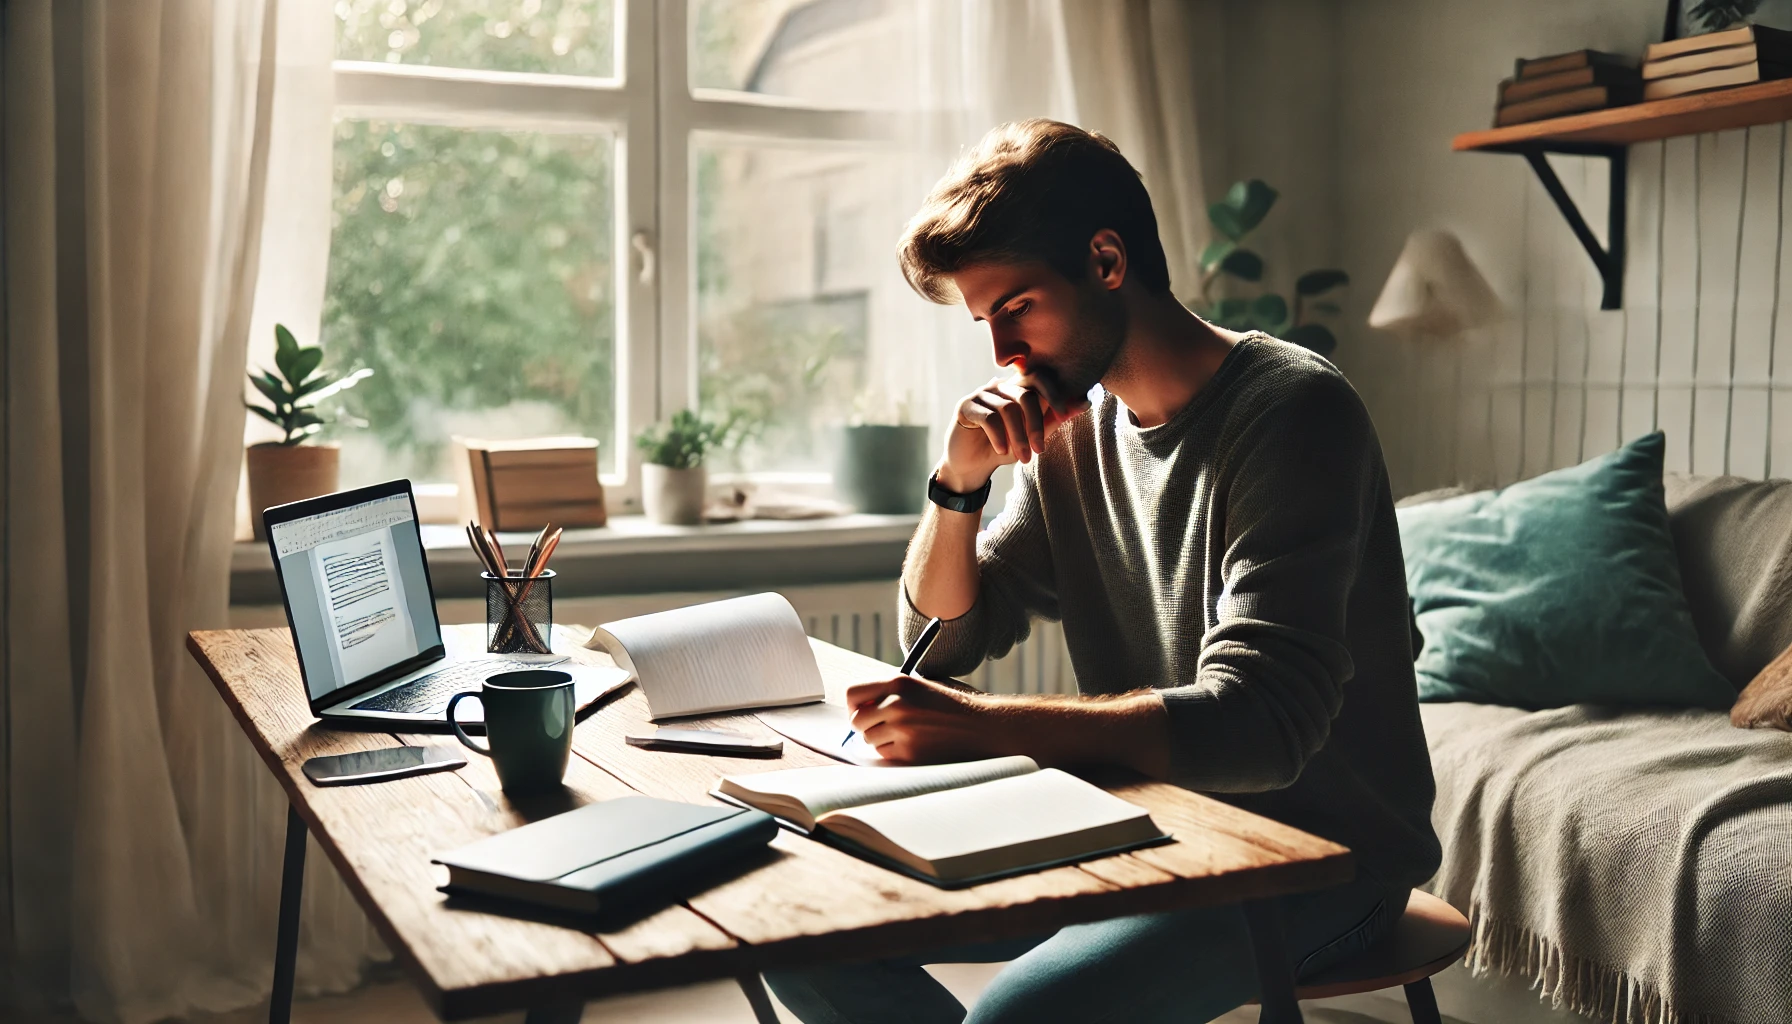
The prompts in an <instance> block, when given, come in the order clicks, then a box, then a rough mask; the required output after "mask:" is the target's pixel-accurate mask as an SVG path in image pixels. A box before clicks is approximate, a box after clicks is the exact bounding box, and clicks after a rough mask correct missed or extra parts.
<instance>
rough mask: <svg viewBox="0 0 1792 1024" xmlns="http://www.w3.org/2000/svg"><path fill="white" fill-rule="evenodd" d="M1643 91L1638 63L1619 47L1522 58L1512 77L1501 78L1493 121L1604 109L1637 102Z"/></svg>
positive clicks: (1511, 121)
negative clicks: (1617, 49) (1617, 51)
mask: <svg viewBox="0 0 1792 1024" xmlns="http://www.w3.org/2000/svg"><path fill="white" fill-rule="evenodd" d="M1641 96H1642V79H1641V78H1640V77H1638V75H1637V72H1636V68H1634V67H1631V66H1630V64H1629V63H1628V62H1627V61H1626V60H1625V59H1624V58H1623V57H1620V56H1618V55H1617V54H1615V53H1602V52H1601V51H1599V50H1575V51H1573V52H1572V53H1558V54H1553V55H1551V56H1548V57H1536V58H1532V59H1521V60H1519V61H1518V63H1517V67H1516V69H1515V71H1514V74H1513V76H1512V77H1511V78H1508V79H1506V80H1505V81H1503V82H1501V83H1500V103H1499V108H1498V110H1496V111H1495V112H1494V116H1493V126H1494V127H1495V128H1504V127H1505V126H1507V125H1509V124H1523V123H1525V122H1526V121H1541V120H1543V119H1544V118H1548V117H1561V116H1562V115H1564V114H1578V113H1580V112H1581V111H1585V110H1603V109H1605V108H1606V107H1621V106H1625V105H1627V104H1631V103H1635V102H1636V101H1637V100H1638V99H1639V98H1640V97H1641Z"/></svg>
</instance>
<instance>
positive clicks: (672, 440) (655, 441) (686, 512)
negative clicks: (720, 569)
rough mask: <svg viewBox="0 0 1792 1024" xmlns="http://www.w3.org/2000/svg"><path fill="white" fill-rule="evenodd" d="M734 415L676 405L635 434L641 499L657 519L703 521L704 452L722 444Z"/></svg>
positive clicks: (675, 522)
mask: <svg viewBox="0 0 1792 1024" xmlns="http://www.w3.org/2000/svg"><path fill="white" fill-rule="evenodd" d="M737 419H738V417H730V418H729V419H728V420H726V421H723V422H717V421H715V420H712V419H709V418H707V417H704V416H699V415H697V414H696V413H694V412H692V411H691V410H689V409H681V410H679V411H678V412H677V413H675V414H673V416H672V419H671V420H670V421H668V422H666V423H656V424H654V425H653V426H651V427H648V428H647V429H646V430H643V431H642V432H641V434H640V436H639V437H637V438H635V444H636V446H638V447H639V448H640V449H641V453H642V460H643V464H642V466H641V505H642V509H643V510H644V511H645V512H646V513H647V518H649V519H652V520H653V521H654V522H658V523H669V524H673V525H678V526H695V525H696V524H698V523H700V522H702V521H703V496H704V491H705V488H706V487H707V486H708V484H709V470H708V467H707V466H705V465H704V462H703V460H704V458H705V457H706V456H707V455H708V454H709V453H710V452H711V451H714V450H716V449H719V448H721V447H723V446H724V445H726V444H727V443H728V441H729V439H730V438H731V437H732V436H733V435H734V433H735V427H736V420H737Z"/></svg>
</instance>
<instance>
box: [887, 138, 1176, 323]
mask: <svg viewBox="0 0 1792 1024" xmlns="http://www.w3.org/2000/svg"><path fill="white" fill-rule="evenodd" d="M1102 228H1110V229H1112V230H1113V231H1114V232H1115V233H1116V234H1118V235H1119V236H1120V240H1121V241H1122V242H1123V243H1125V245H1126V257H1127V266H1128V273H1130V274H1132V275H1134V276H1135V277H1136V278H1137V279H1138V281H1139V283H1140V284H1143V285H1144V286H1145V287H1146V288H1147V289H1149V290H1151V291H1153V292H1158V293H1163V292H1167V291H1169V290H1170V268H1169V265H1168V264H1167V263H1166V262H1165V260H1164V247H1163V242H1162V241H1160V240H1159V239H1158V237H1157V216H1156V215H1155V214H1154V213H1152V211H1151V196H1150V195H1149V194H1148V193H1146V191H1145V183H1144V181H1142V180H1141V179H1140V177H1139V172H1138V171H1137V170H1135V169H1134V168H1133V166H1132V164H1129V163H1127V162H1126V158H1125V157H1124V156H1121V155H1120V149H1119V147H1117V146H1115V145H1114V144H1113V143H1112V142H1110V141H1109V140H1108V139H1107V137H1106V136H1103V135H1101V134H1099V133H1097V132H1091V131H1084V130H1083V129H1081V128H1078V127H1076V126H1075V125H1070V124H1065V123H1064V122H1062V121H1049V120H1046V119H1044V118H1033V119H1031V120H1027V121H1013V122H1010V123H1008V124H1004V125H998V126H997V127H995V128H992V129H990V131H989V133H988V134H987V135H985V136H983V138H982V140H981V141H979V142H978V143H977V145H976V146H975V147H973V148H972V149H971V150H970V152H968V153H966V154H965V155H964V156H962V157H960V158H959V160H958V162H957V163H955V164H953V165H952V169H951V170H949V171H947V172H946V176H945V177H943V178H941V179H940V180H939V183H938V184H936V185H934V186H933V191H932V192H930V193H928V195H927V199H926V200H925V201H924V202H923V203H922V204H921V209H920V211H919V212H917V213H916V214H915V216H914V218H913V219H911V220H910V221H909V222H908V229H907V230H905V231H904V232H903V234H902V241H901V242H900V243H899V244H898V245H897V248H896V252H897V257H898V259H899V260H900V261H901V263H902V273H903V276H904V277H907V278H908V283H909V285H910V286H912V287H913V288H914V289H915V291H917V292H920V293H921V295H922V296H923V297H925V298H928V299H931V300H932V301H934V302H939V303H951V302H956V301H957V300H958V294H957V289H956V288H954V287H953V285H952V282H951V280H950V279H949V275H951V274H955V273H957V272H958V271H960V270H962V269H964V268H965V267H968V266H974V265H976V264H980V263H1008V262H1025V261H1028V260H1041V261H1043V262H1045V263H1046V264H1048V265H1049V266H1051V267H1052V268H1053V269H1055V270H1057V271H1058V272H1059V273H1061V274H1063V275H1064V276H1065V277H1068V278H1070V279H1071V280H1072V281H1080V280H1082V278H1083V276H1084V274H1085V272H1086V271H1087V270H1088V260H1089V239H1091V238H1092V237H1094V235H1095V232H1097V231H1100V230H1101V229H1102Z"/></svg>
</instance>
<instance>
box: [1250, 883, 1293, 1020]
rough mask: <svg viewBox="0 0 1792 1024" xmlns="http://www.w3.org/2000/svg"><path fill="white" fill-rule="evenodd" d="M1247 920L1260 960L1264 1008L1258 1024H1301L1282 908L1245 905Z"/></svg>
mask: <svg viewBox="0 0 1792 1024" xmlns="http://www.w3.org/2000/svg"><path fill="white" fill-rule="evenodd" d="M1244 920H1245V925H1246V926H1247V927H1248V928H1249V930H1250V933H1251V954H1252V955H1253V956H1254V957H1256V960H1257V985H1258V989H1259V995H1258V1000H1259V1002H1261V1003H1262V1004H1263V1012H1262V1013H1261V1014H1259V1015H1258V1017H1257V1021H1258V1024H1301V1015H1300V1003H1299V1002H1297V1001H1296V1000H1295V998H1294V965H1293V964H1292V963H1291V962H1290V961H1289V958H1288V944H1287V941H1286V940H1285V939H1284V938H1283V935H1282V905H1281V904H1280V903H1277V902H1276V901H1275V900H1255V901H1252V902H1250V903H1246V904H1245V905H1244Z"/></svg>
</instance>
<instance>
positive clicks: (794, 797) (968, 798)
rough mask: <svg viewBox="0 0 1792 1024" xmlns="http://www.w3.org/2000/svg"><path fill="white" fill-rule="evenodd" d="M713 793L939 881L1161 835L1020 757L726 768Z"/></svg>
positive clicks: (1083, 855)
mask: <svg viewBox="0 0 1792 1024" xmlns="http://www.w3.org/2000/svg"><path fill="white" fill-rule="evenodd" d="M713 794H714V795H715V796H717V797H720V798H722V799H724V800H728V801H731V802H734V803H738V804H741V805H744V806H748V807H756V808H758V809H760V810H763V811H766V812H768V813H771V814H775V815H777V816H778V817H779V818H781V819H783V820H784V821H785V822H786V823H788V824H789V825H791V826H792V827H794V828H796V829H798V830H801V831H807V832H810V833H811V834H813V835H814V836H815V837H816V838H818V839H822V840H825V841H827V842H830V843H833V844H835V845H838V846H841V847H843V848H845V849H847V850H850V851H852V852H854V853H857V854H860V855H861V856H865V857H867V859H870V860H873V861H876V862H877V863H880V864H883V865H884V866H886V867H890V868H893V869H895V870H897V871H901V872H902V873H904V874H907V875H910V876H912V877H915V878H920V879H922V880H924V881H927V882H932V883H933V884H935V885H938V886H941V887H943V888H958V887H961V886H965V885H971V884H974V883H977V882H982V881H988V880H989V879H992V878H1001V877H1004V876H1007V875H1015V874H1020V873H1022V872H1027V871H1034V870H1038V869H1040V868H1044V867H1049V866H1052V865H1056V864H1068V863H1072V862H1074V861H1079V860H1087V859H1089V858H1091V857H1098V856H1105V855H1107V854H1110V853H1118V852H1120V851H1122V850H1129V849H1134V848H1136V847H1140V846H1146V845H1149V844H1152V843H1157V842H1163V841H1164V840H1166V839H1167V838H1168V837H1167V836H1166V835H1165V834H1164V833H1163V832H1162V831H1161V830H1160V829H1159V828H1158V827H1157V825H1156V823H1155V822H1153V821H1152V820H1151V815H1150V813H1149V812H1147V811H1146V810H1145V809H1144V808H1142V807H1138V806H1136V805H1134V804H1130V803H1127V802H1126V801H1124V800H1122V799H1120V798H1119V797H1117V796H1114V795H1113V794H1111V793H1108V792H1107V791H1105V790H1103V789H1101V788H1099V787H1097V786H1093V785H1090V784H1089V783H1087V782H1084V781H1083V780H1082V779H1079V778H1077V777H1076V776H1074V775H1070V774H1067V773H1065V772H1061V771H1059V770H1057V769H1056V768H1047V769H1044V770H1041V769H1040V767H1039V766H1038V765H1037V764H1036V763H1034V761H1033V759H1032V758H1029V757H998V758H992V759H989V760H985V761H971V762H966V763H963V764H946V765H926V766H921V767H914V768H861V767H855V766H851V765H828V766H823V767H819V768H790V769H785V770H783V771H774V772H763V773H760V774H757V775H731V776H728V777H726V778H724V779H722V781H721V783H720V784H719V785H717V786H716V788H715V790H714V791H713Z"/></svg>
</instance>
